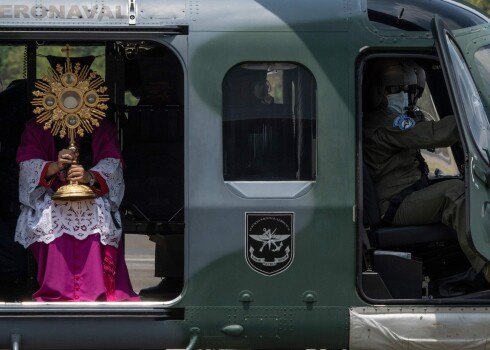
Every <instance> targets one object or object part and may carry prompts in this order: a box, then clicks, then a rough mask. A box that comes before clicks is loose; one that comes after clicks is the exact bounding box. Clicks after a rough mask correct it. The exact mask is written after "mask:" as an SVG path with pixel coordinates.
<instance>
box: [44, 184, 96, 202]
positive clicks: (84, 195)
mask: <svg viewBox="0 0 490 350" xmlns="http://www.w3.org/2000/svg"><path fill="white" fill-rule="evenodd" d="M95 197H96V195H95V193H94V191H92V189H91V188H90V187H88V186H85V185H80V184H68V185H64V186H61V187H60V188H58V190H57V191H56V193H55V194H54V195H53V200H67V201H79V200H84V199H93V198H95Z"/></svg>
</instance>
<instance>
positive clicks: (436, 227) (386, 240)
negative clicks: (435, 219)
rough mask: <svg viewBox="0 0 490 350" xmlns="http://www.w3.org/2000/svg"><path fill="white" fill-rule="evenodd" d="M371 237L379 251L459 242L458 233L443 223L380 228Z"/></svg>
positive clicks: (373, 231) (372, 232)
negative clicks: (444, 242)
mask: <svg viewBox="0 0 490 350" xmlns="http://www.w3.org/2000/svg"><path fill="white" fill-rule="evenodd" d="M370 236H371V239H372V241H373V245H374V246H375V247H376V248H378V249H387V248H393V247H408V246H416V245H425V244H429V243H432V242H440V241H453V240H457V237H456V232H455V231H454V230H452V229H451V228H449V227H448V226H446V225H444V224H441V223H437V224H431V225H417V226H390V227H379V228H376V229H374V230H372V231H371V234H370Z"/></svg>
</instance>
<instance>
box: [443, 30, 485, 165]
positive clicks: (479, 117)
mask: <svg viewBox="0 0 490 350" xmlns="http://www.w3.org/2000/svg"><path fill="white" fill-rule="evenodd" d="M446 39H447V41H448V47H449V54H450V55H451V61H452V63H453V66H454V71H455V73H456V84H457V87H458V90H459V93H460V94H461V97H462V98H463V108H464V112H465V115H466V118H467V119H468V123H469V126H470V130H471V135H472V136H473V140H474V141H475V143H476V144H477V145H478V147H479V149H480V151H482V155H483V157H484V158H485V159H486V160H487V162H488V161H489V159H488V156H487V154H486V152H484V150H490V124H489V122H488V117H487V115H486V113H485V110H484V108H483V103H482V101H481V99H480V95H479V94H478V90H477V89H476V86H475V83H474V82H473V80H472V79H471V75H470V71H469V70H468V67H467V66H466V64H465V62H464V59H463V57H462V56H461V54H460V52H459V50H458V49H457V47H456V44H455V43H454V42H453V41H452V40H451V38H450V37H449V36H446ZM480 53H481V54H482V56H480V59H481V57H484V53H485V50H482V51H480ZM478 57H479V55H476V58H477V61H478V59H479V58H478ZM478 67H479V69H482V65H481V63H480V64H479V65H478Z"/></svg>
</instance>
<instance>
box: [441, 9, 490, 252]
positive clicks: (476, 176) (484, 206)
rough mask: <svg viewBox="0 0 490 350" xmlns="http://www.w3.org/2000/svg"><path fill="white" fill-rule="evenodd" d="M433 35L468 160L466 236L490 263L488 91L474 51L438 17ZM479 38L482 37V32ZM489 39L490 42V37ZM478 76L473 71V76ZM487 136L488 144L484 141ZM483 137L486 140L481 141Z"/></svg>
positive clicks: (467, 29)
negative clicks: (476, 67) (473, 61)
mask: <svg viewBox="0 0 490 350" xmlns="http://www.w3.org/2000/svg"><path fill="white" fill-rule="evenodd" d="M486 26H487V25H484V27H486ZM478 27H480V28H481V27H482V26H478ZM478 27H475V28H478ZM464 32H465V33H470V34H471V33H475V29H474V28H473V27H471V28H465V29H464ZM432 33H433V36H434V40H435V43H436V48H437V51H438V53H439V56H440V58H441V62H442V65H441V66H442V69H443V73H444V78H445V80H446V82H447V85H448V90H449V96H450V100H451V104H452V107H453V111H454V112H455V114H456V116H457V118H456V119H457V121H458V124H459V129H460V132H461V133H462V135H463V136H464V137H463V138H461V140H462V143H463V147H464V148H465V155H466V157H465V158H466V159H467V160H466V163H465V169H464V170H465V174H466V176H465V181H466V188H467V192H466V198H467V202H466V217H467V218H469V220H466V227H467V230H466V232H467V233H466V234H467V236H468V241H469V242H470V245H472V249H473V250H474V251H476V252H477V253H478V254H479V255H481V256H482V257H483V258H484V259H485V260H487V261H490V246H489V245H488V241H489V240H490V150H489V149H485V148H483V147H482V146H481V143H482V140H483V142H488V132H489V131H490V130H489V129H490V124H489V122H488V116H487V115H486V114H485V110H484V108H483V103H482V101H481V98H480V93H479V91H485V90H484V89H483V90H482V89H481V87H482V86H481V84H480V86H479V84H478V82H479V81H477V80H476V79H475V77H474V76H473V77H472V75H471V74H472V73H471V71H472V70H474V68H473V67H472V65H471V62H468V56H473V53H474V50H473V51H472V52H469V51H468V50H467V47H465V49H466V50H461V46H460V44H461V42H462V41H463V40H458V39H456V37H455V35H454V33H453V32H452V31H451V30H450V29H449V28H448V26H447V25H446V24H445V23H444V21H443V20H442V19H441V18H440V17H439V16H437V15H436V16H435V18H434V19H433V21H432ZM479 36H482V34H481V33H480V34H479ZM486 37H487V38H488V40H490V34H488V35H487V36H486ZM466 39H468V38H466ZM470 39H471V38H470ZM487 43H488V41H487ZM477 48H478V47H477ZM464 53H465V54H466V57H465V54H464ZM476 73H477V72H473V74H476ZM478 80H480V79H478ZM480 83H481V81H480ZM485 117H486V118H485ZM477 127H479V128H480V129H478V128H477ZM478 132H480V134H479V135H477V136H478V137H475V133H478ZM485 134H486V135H487V136H486V139H487V141H485ZM481 136H483V137H484V138H483V139H482V138H481Z"/></svg>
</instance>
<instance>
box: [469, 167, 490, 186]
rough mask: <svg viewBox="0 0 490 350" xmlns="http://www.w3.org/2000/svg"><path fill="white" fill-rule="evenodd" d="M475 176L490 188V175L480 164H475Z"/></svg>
mask: <svg viewBox="0 0 490 350" xmlns="http://www.w3.org/2000/svg"><path fill="white" fill-rule="evenodd" d="M473 174H475V176H476V177H477V178H479V179H480V180H481V181H482V182H483V183H484V184H485V185H487V186H488V182H489V177H490V174H489V172H488V171H485V170H483V169H482V168H481V167H480V166H479V165H478V164H473Z"/></svg>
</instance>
